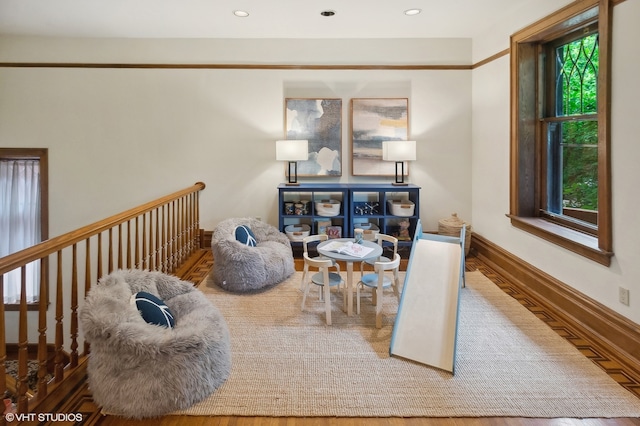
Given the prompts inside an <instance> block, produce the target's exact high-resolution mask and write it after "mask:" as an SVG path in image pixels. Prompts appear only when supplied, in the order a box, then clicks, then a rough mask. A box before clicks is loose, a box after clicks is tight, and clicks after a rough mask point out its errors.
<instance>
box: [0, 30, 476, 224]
mask: <svg viewBox="0 0 640 426" xmlns="http://www.w3.org/2000/svg"><path fill="white" fill-rule="evenodd" d="M332 43H333V42H332ZM319 46H320V45H319V44H318V41H317V40H300V41H298V42H297V44H296V43H294V42H292V41H291V40H271V41H269V42H268V43H267V42H265V41H264V40H256V41H255V42H252V43H249V42H248V41H246V40H230V41H229V45H224V44H222V43H221V42H220V41H210V42H208V41H205V40H195V41H184V40H182V41H180V40H172V41H154V40H131V41H127V40H97V39H96V40H72V39H62V40H56V39H38V38H4V39H1V40H0V52H2V53H1V54H0V56H1V57H0V60H3V61H31V62H46V61H52V60H55V61H56V62H96V61H97V62H110V63H114V62H115V63H117V62H127V61H132V58H137V60H138V62H156V63H175V62H186V63H202V62H203V61H204V60H205V59H206V58H207V57H208V58H209V59H208V62H209V63H211V62H213V63H218V60H220V62H222V63H251V62H252V61H253V58H254V57H258V58H266V57H268V53H267V54H266V53H265V50H266V51H267V52H268V51H269V50H270V51H271V52H272V53H273V56H274V57H275V58H278V61H279V63H288V64H291V63H293V64H296V63H304V62H305V61H307V60H309V58H311V57H312V56H313V55H312V54H311V53H310V52H313V51H314V50H316V55H315V57H316V62H315V63H318V64H323V63H325V64H332V65H333V64H342V63H350V64H354V63H355V64H372V63H399V64H407V63H416V62H419V63H428V64H442V63H446V64H461V63H467V64H469V63H470V57H471V42H470V40H460V39H452V40H438V41H435V40H399V41H398V40H342V41H341V42H339V44H334V45H333V46H334V47H335V51H331V49H328V48H327V47H326V46H325V47H324V49H321V50H318V49H317V48H318V47H319ZM51 52H55V53H54V54H52V53H51ZM300 52H307V53H306V55H302V56H299V54H300ZM373 52H377V56H376V55H374V54H373ZM360 54H361V56H359V55H360ZM234 55H235V56H234ZM54 58H55V59H54ZM376 58H382V60H376ZM409 58H410V59H411V61H409ZM278 61H276V62H278ZM286 97H305V98H309V97H311V98H315V97H319V98H321V97H332V98H333V97H337V98H342V99H343V131H342V143H343V151H342V154H343V161H342V166H343V176H342V178H341V179H340V181H343V182H346V181H387V182H388V181H391V180H392V179H393V178H392V177H391V178H379V177H378V178H370V179H365V178H354V177H353V176H350V152H351V143H350V135H349V120H350V118H349V117H350V114H349V100H350V99H351V98H357V97H407V98H409V108H410V110H409V119H410V136H411V138H413V139H416V140H417V141H418V158H419V160H418V161H417V162H415V163H412V164H411V165H410V171H411V176H410V179H409V180H410V181H411V182H413V183H415V184H417V185H420V186H422V187H423V191H422V195H423V198H422V203H421V204H422V205H421V211H422V212H423V214H424V218H423V220H424V221H425V228H426V229H437V221H438V220H439V219H441V218H443V217H448V216H449V214H451V212H454V211H455V212H458V213H459V215H460V216H461V217H462V218H469V217H470V216H471V189H470V186H469V180H470V165H471V149H470V147H471V115H470V114H471V72H470V71H469V70H466V71H465V70H461V71H459V70H450V71H386V70H384V71H380V70H357V71H356V70H344V71H339V70H258V69H232V70H220V69H219V70H215V69H87V68H0V146H4V147H9V146H18V147H30V146H38V147H46V148H49V149H50V151H49V155H50V173H51V176H50V183H49V184H50V194H51V197H50V198H51V200H50V204H51V220H50V222H51V223H50V229H51V232H50V234H51V235H52V236H54V235H58V234H60V233H63V232H67V231H69V230H72V229H75V228H77V227H79V226H81V225H85V224H87V223H90V222H92V221H95V220H99V219H101V218H103V217H106V216H108V215H111V214H114V213H117V212H119V211H122V210H123V209H126V208H129V207H132V206H135V205H137V204H140V203H142V202H145V201H148V200H151V199H154V198H156V197H159V196H161V195H164V194H166V193H168V192H170V191H174V190H177V189H181V188H183V187H186V186H188V185H191V184H193V183H195V182H196V181H203V182H205V183H206V184H207V188H206V190H205V191H204V193H203V194H202V197H201V202H202V211H201V218H202V225H203V227H204V228H205V229H213V227H214V226H215V225H216V224H217V223H218V222H219V221H220V220H222V219H224V218H227V217H231V216H260V217H262V218H263V219H264V220H266V221H268V222H270V223H272V224H276V223H277V211H278V206H277V189H276V187H277V185H278V184H279V183H280V182H282V181H284V165H283V164H282V163H279V162H276V161H275V149H274V146H275V144H274V141H275V140H277V139H281V138H282V137H283V131H284V130H283V124H284V99H285V98H286ZM301 180H303V179H301Z"/></svg>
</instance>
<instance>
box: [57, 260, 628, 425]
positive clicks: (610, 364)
mask: <svg viewBox="0 0 640 426" xmlns="http://www.w3.org/2000/svg"><path fill="white" fill-rule="evenodd" d="M212 265H213V259H212V257H211V254H210V253H209V251H203V253H202V256H201V258H200V259H198V261H197V262H195V263H194V265H193V266H192V267H191V269H190V270H189V271H188V272H186V274H185V275H184V276H183V278H184V279H186V280H189V281H191V282H194V283H196V284H199V283H200V282H202V281H203V280H204V278H205V277H206V276H207V274H208V273H209V271H210V270H211V267H212ZM301 265H302V264H301V262H297V263H296V269H298V270H301V269H302V266H301ZM466 268H467V270H468V271H473V270H480V271H481V272H483V274H485V275H486V276H487V277H489V278H490V279H491V280H492V281H493V282H494V283H496V284H497V285H498V286H499V287H500V288H501V289H503V290H504V291H505V292H506V293H508V294H510V295H511V296H512V297H514V298H516V299H517V300H519V301H520V303H522V304H523V305H524V306H526V307H527V308H528V309H530V310H531V311H532V312H534V313H535V314H536V315H537V316H538V317H539V318H540V319H541V320H543V321H545V322H546V323H547V324H548V325H549V326H550V327H551V328H553V329H554V330H555V331H556V332H558V333H559V334H560V335H561V336H563V337H565V338H566V339H567V341H569V342H571V343H572V344H574V345H575V346H576V347H577V348H578V349H579V350H580V351H581V352H582V353H583V354H584V355H585V356H587V357H588V358H590V359H591V360H592V361H593V362H594V363H596V364H597V365H598V366H599V367H600V368H602V369H603V370H605V371H606V372H607V373H608V374H609V375H610V376H611V377H612V378H613V379H614V380H616V381H617V382H618V383H620V384H621V386H624V387H625V388H627V389H628V390H629V391H630V392H632V393H634V394H635V395H636V396H638V397H639V398H640V378H636V377H634V376H633V374H628V372H625V371H624V370H623V369H622V368H621V367H620V365H618V364H617V363H616V362H615V361H613V360H607V359H603V358H602V357H601V356H600V355H599V354H597V353H596V354H594V352H593V351H592V350H590V348H589V342H588V341H585V340H584V339H582V338H581V336H576V335H575V334H572V333H568V332H567V330H568V329H569V328H568V327H567V326H566V325H565V324H562V323H561V322H560V321H559V320H557V319H556V318H555V316H554V315H553V313H552V312H544V311H542V310H541V309H540V308H539V307H537V306H535V305H532V304H531V303H530V301H528V300H526V299H524V298H521V297H520V298H519V294H518V293H517V291H516V290H514V289H513V288H512V287H511V286H510V285H509V283H508V282H506V281H505V280H504V279H503V278H502V277H500V276H499V275H498V274H496V273H495V271H493V270H491V269H490V268H489V267H487V266H486V265H484V264H483V263H482V262H481V261H480V260H478V259H477V258H475V257H473V256H469V257H467V264H466ZM57 411H58V412H66V413H78V412H79V413H83V415H84V419H85V420H84V422H83V424H85V425H100V426H177V425H187V426H199V425H225V426H256V425H260V426H356V425H358V426H360V425H367V426H369V425H371V426H422V425H435V426H458V425H462V426H476V425H477V426H488V425H497V426H501V425H505V426H507V425H508V426H573V425H581V426H585V425H586V426H605V425H606V426H632V425H640V419H638V418H615V419H607V418H597V419H568V418H558V419H537V418H512V417H501V418H496V417H485V418H399V417H392V418H336V417H229V416H211V417H201V416H165V417H161V418H157V419H147V420H126V419H122V418H119V417H115V416H103V415H102V414H101V413H100V412H99V410H98V408H97V407H96V406H95V404H94V403H93V401H92V399H91V393H90V392H89V390H88V389H87V387H86V385H84V386H81V387H80V388H78V389H76V390H75V391H74V392H72V393H71V394H70V395H69V397H68V398H67V399H66V403H65V404H64V405H63V406H60V407H58V410H57Z"/></svg>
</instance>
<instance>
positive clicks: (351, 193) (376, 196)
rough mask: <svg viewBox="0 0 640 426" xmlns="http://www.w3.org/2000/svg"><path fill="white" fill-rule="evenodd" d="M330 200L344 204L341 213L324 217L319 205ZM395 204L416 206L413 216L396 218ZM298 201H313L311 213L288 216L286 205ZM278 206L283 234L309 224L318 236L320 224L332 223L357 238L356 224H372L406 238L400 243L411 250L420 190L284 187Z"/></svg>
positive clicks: (325, 185) (367, 186) (373, 186)
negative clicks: (403, 224)
mask: <svg viewBox="0 0 640 426" xmlns="http://www.w3.org/2000/svg"><path fill="white" fill-rule="evenodd" d="M328 199H334V200H337V201H340V203H341V205H340V211H339V212H338V213H337V214H336V215H335V216H330V217H327V216H323V215H322V214H320V213H321V212H318V211H317V209H316V205H315V203H316V202H317V201H322V200H328ZM394 200H397V201H400V202H401V204H410V203H409V202H411V203H413V204H414V207H413V212H412V213H413V214H411V215H410V216H409V215H407V216H405V215H403V216H397V215H394V214H393V213H392V211H391V209H390V206H389V202H390V201H394ZM296 201H309V209H308V211H306V212H305V214H287V212H286V210H285V203H290V202H296ZM278 204H279V214H278V222H279V223H278V226H279V229H280V230H281V231H282V232H284V230H285V227H286V226H287V225H294V224H307V225H309V226H310V227H311V234H316V233H317V226H316V224H317V222H318V221H319V220H331V222H332V225H337V226H341V227H342V236H343V237H353V229H354V228H355V224H358V223H363V222H368V223H372V224H375V225H376V226H377V227H378V228H379V229H380V232H382V233H385V234H389V235H396V236H399V237H400V238H402V237H404V238H406V240H403V239H400V241H399V244H400V245H405V246H410V245H411V243H412V240H413V235H414V233H415V229H416V225H417V223H418V219H419V218H420V187H419V186H416V185H413V184H409V185H406V186H396V185H392V184H380V183H377V184H374V183H301V184H300V185H298V186H289V185H286V184H280V185H279V186H278ZM407 212H408V211H407ZM403 213H405V212H404V211H403ZM405 220H407V221H408V222H409V227H408V231H409V232H408V235H404V236H403V235H399V231H400V222H401V221H405ZM294 244H295V242H294Z"/></svg>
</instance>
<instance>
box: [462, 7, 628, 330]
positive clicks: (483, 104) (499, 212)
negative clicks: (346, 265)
mask: <svg viewBox="0 0 640 426" xmlns="http://www.w3.org/2000/svg"><path fill="white" fill-rule="evenodd" d="M552 10H553V9H551V11H552ZM638 16H640V2H637V1H625V2H623V3H621V4H619V5H617V6H616V7H614V13H613V25H614V26H613V28H614V31H613V52H612V56H613V70H612V80H613V85H612V114H611V115H612V122H611V124H612V132H611V138H612V143H611V146H612V168H613V176H612V182H613V185H612V190H613V241H614V252H615V257H614V258H613V260H612V263H611V266H610V267H608V268H607V267H605V266H602V265H600V264H598V263H595V262H593V261H590V260H587V259H586V258H584V257H581V256H578V255H576V254H573V253H571V252H569V251H567V250H564V249H562V248H560V247H558V246H556V245H554V244H551V243H548V242H546V241H544V240H542V239H540V238H537V237H535V236H533V235H531V234H529V233H526V232H523V231H521V230H518V229H516V228H514V227H512V226H511V224H510V221H509V219H508V218H507V217H505V213H508V211H509V180H508V179H509V56H504V57H502V58H500V59H498V60H495V61H493V62H491V63H489V64H487V65H484V66H482V67H479V68H477V69H475V70H474V72H473V89H472V93H473V113H472V116H473V126H472V128H473V130H472V132H473V159H472V169H473V172H472V181H473V197H472V199H473V202H472V209H473V216H472V221H473V226H474V231H476V232H478V233H479V234H481V235H482V236H484V237H485V238H487V239H489V240H490V241H492V242H494V243H496V244H498V245H499V246H501V247H503V248H504V249H506V250H507V251H509V252H511V253H513V254H514V255H516V256H518V257H520V258H522V259H524V260H525V261H526V262H529V263H531V264H532V265H534V266H536V267H537V268H539V269H541V270H543V271H545V272H547V273H548V274H550V275H552V276H554V277H556V278H558V279H559V280H560V281H562V282H564V283H566V284H568V285H570V286H572V287H574V288H575V289H577V290H579V291H580V292H582V293H584V294H586V295H587V296H589V297H591V298H593V299H596V300H598V301H599V302H601V303H603V304H604V305H606V306H608V307H610V308H611V309H613V310H615V311H617V312H619V313H620V314H622V315H624V316H626V317H628V318H629V319H631V320H632V321H634V322H636V323H640V309H638V307H639V306H640V280H638V277H639V276H640V262H638V259H639V258H640V239H639V237H638V232H639V225H638V220H637V217H638V214H637V212H638V210H639V209H640V198H639V197H638V196H637V192H636V191H637V188H636V187H637V182H639V181H640V168H639V167H638V161H637V160H638V158H640V144H638V137H637V135H638V134H640V121H639V120H638V119H637V100H638V99H640V88H639V87H638V85H637V84H636V82H635V80H636V76H637V69H638V66H640V46H639V45H638V43H637V42H636V41H637V40H638V38H639V36H640V28H639V27H638V25H637V17H638ZM500 29H501V30H502V31H503V34H504V43H505V47H506V46H508V40H509V39H508V37H509V34H511V33H513V32H515V31H517V30H518V29H520V27H518V26H514V27H513V28H510V27H509V24H507V23H504V25H503V26H502V27H501V28H500ZM497 32H498V29H494V31H493V33H492V34H490V35H489V36H488V38H487V39H486V40H477V41H474V51H475V47H476V45H478V46H482V45H483V42H484V41H486V42H487V43H489V44H491V45H494V44H495V40H496V37H495V34H496V33H497ZM620 286H622V287H624V288H627V289H629V290H630V293H631V306H625V305H623V304H621V303H619V302H618V287H620Z"/></svg>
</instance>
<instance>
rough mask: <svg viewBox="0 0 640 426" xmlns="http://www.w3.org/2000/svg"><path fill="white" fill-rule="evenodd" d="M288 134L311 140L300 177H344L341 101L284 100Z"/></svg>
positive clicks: (302, 163) (299, 169)
mask: <svg viewBox="0 0 640 426" xmlns="http://www.w3.org/2000/svg"><path fill="white" fill-rule="evenodd" d="M285 133H286V135H285V136H286V139H302V140H304V139H306V140H308V141H309V159H308V160H306V161H298V176H342V99H293V98H287V99H285Z"/></svg>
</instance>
